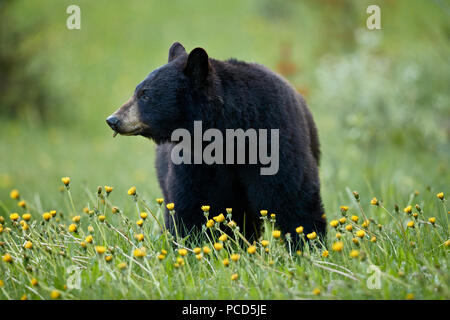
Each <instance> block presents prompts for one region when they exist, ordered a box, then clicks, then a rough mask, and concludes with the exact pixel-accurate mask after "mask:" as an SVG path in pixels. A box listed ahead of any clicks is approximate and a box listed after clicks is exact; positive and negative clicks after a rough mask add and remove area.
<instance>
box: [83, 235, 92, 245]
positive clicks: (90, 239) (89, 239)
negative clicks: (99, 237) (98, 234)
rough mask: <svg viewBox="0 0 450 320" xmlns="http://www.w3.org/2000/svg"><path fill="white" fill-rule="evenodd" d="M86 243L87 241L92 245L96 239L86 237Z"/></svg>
mask: <svg viewBox="0 0 450 320" xmlns="http://www.w3.org/2000/svg"><path fill="white" fill-rule="evenodd" d="M84 241H86V242H87V243H92V241H94V237H93V236H91V235H89V236H87V237H86V239H84Z"/></svg>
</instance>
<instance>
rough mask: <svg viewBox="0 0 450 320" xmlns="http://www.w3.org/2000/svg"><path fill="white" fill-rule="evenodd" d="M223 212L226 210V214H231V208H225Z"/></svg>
mask: <svg viewBox="0 0 450 320" xmlns="http://www.w3.org/2000/svg"><path fill="white" fill-rule="evenodd" d="M225 210H226V212H227V213H228V214H231V213H232V212H233V209H232V208H226V209H225Z"/></svg>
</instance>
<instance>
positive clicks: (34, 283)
mask: <svg viewBox="0 0 450 320" xmlns="http://www.w3.org/2000/svg"><path fill="white" fill-rule="evenodd" d="M30 283H31V285H32V286H33V287H36V286H37V285H38V284H39V282H38V281H37V279H36V278H33V279H31V281H30Z"/></svg>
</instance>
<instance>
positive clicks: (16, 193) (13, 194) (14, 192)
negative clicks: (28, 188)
mask: <svg viewBox="0 0 450 320" xmlns="http://www.w3.org/2000/svg"><path fill="white" fill-rule="evenodd" d="M9 196H10V197H11V199H14V200H18V199H19V198H20V193H19V190H17V189H13V190H11V192H10V193H9Z"/></svg>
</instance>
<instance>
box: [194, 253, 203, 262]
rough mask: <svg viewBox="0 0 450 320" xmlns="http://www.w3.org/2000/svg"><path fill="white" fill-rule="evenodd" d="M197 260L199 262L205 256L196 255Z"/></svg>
mask: <svg viewBox="0 0 450 320" xmlns="http://www.w3.org/2000/svg"><path fill="white" fill-rule="evenodd" d="M195 258H196V259H197V260H201V259H202V258H203V255H202V254H201V253H199V254H196V255H195Z"/></svg>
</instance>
